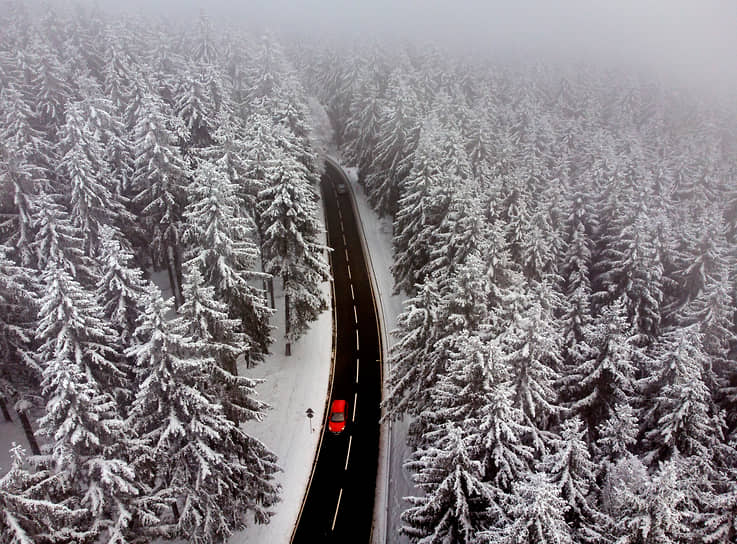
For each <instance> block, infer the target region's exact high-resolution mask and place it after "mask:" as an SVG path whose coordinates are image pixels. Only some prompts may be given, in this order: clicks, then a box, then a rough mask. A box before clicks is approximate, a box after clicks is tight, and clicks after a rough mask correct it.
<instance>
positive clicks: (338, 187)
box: [335, 183, 348, 195]
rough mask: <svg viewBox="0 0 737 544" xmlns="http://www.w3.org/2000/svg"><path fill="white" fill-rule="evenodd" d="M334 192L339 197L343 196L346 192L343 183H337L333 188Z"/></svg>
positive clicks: (346, 188) (346, 189)
mask: <svg viewBox="0 0 737 544" xmlns="http://www.w3.org/2000/svg"><path fill="white" fill-rule="evenodd" d="M335 192H336V193H338V194H339V195H344V194H346V193H347V192H348V187H346V186H345V183H338V185H336V186H335Z"/></svg>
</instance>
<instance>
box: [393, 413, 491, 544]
mask: <svg viewBox="0 0 737 544" xmlns="http://www.w3.org/2000/svg"><path fill="white" fill-rule="evenodd" d="M430 443H432V444H434V445H433V446H430V447H428V448H427V449H420V450H418V451H416V452H415V453H414V455H413V460H411V461H409V462H408V463H407V464H406V465H405V466H406V467H407V468H408V469H409V470H411V471H413V472H414V473H415V474H414V476H413V480H414V482H415V484H416V485H417V486H418V487H419V488H420V489H421V490H422V491H423V492H424V494H423V496H421V497H408V500H409V502H410V505H411V506H410V507H409V508H408V509H407V510H405V511H404V512H403V513H402V521H403V522H404V525H403V526H402V529H401V531H402V533H404V534H406V535H408V536H409V537H410V539H411V540H412V541H414V542H421V543H423V544H431V543H436V544H450V543H455V542H460V543H470V542H475V541H476V538H477V535H478V533H479V532H480V531H481V530H482V529H483V528H484V527H485V526H486V525H487V523H488V520H489V519H490V518H494V517H497V516H499V515H500V512H499V505H497V504H496V498H495V496H494V491H493V488H491V487H490V486H489V485H488V484H487V483H485V482H484V481H483V468H482V466H481V463H479V462H478V461H476V460H474V459H473V457H472V454H471V452H470V451H469V444H468V441H467V439H466V437H465V436H464V433H463V432H462V431H461V429H459V428H458V427H457V426H455V425H453V424H451V423H449V424H446V425H444V426H443V427H440V428H439V429H437V430H435V431H433V432H432V436H431V437H430Z"/></svg>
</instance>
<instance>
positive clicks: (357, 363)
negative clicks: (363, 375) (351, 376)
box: [356, 358, 361, 383]
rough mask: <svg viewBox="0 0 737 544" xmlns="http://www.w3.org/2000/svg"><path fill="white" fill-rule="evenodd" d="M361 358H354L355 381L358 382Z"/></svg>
mask: <svg viewBox="0 0 737 544" xmlns="http://www.w3.org/2000/svg"><path fill="white" fill-rule="evenodd" d="M360 362H361V360H360V359H358V358H356V383H358V366H359V364H360Z"/></svg>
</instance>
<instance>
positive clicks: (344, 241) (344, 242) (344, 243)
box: [341, 232, 348, 246]
mask: <svg viewBox="0 0 737 544" xmlns="http://www.w3.org/2000/svg"><path fill="white" fill-rule="evenodd" d="M341 234H342V235H343V245H344V246H347V245H348V242H346V240H345V232H343V233H341Z"/></svg>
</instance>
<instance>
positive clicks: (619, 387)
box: [561, 300, 635, 439]
mask: <svg viewBox="0 0 737 544" xmlns="http://www.w3.org/2000/svg"><path fill="white" fill-rule="evenodd" d="M628 330H629V326H628V323H627V318H626V315H625V309H624V304H623V303H622V302H621V300H620V301H615V303H614V304H612V305H611V306H606V307H604V308H603V309H602V310H601V313H600V314H599V315H598V316H597V317H596V318H594V321H593V322H592V323H591V324H590V325H589V326H588V327H586V328H585V329H584V330H583V331H582V333H583V335H584V337H583V339H582V341H581V342H580V343H579V344H577V345H576V359H577V360H578V361H572V362H571V364H570V365H569V366H568V367H567V368H566V371H565V376H564V377H562V378H561V384H562V385H563V386H564V387H565V389H566V399H567V400H568V403H567V405H568V408H569V409H570V410H571V411H573V412H574V413H576V414H579V415H580V416H581V417H582V418H583V420H584V422H585V423H586V425H587V427H588V429H589V432H590V433H591V437H595V436H596V427H597V426H598V425H599V424H601V423H602V422H603V421H605V420H607V419H608V418H609V417H611V416H612V415H613V414H614V411H615V408H616V406H617V405H618V404H620V403H625V404H626V403H627V402H628V401H629V400H630V399H631V398H632V397H633V395H634V393H635V388H634V379H635V368H634V365H633V349H634V348H633V346H632V341H631V338H630V335H628ZM576 362H577V363H578V364H575V363H576ZM594 439H595V438H594Z"/></svg>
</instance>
